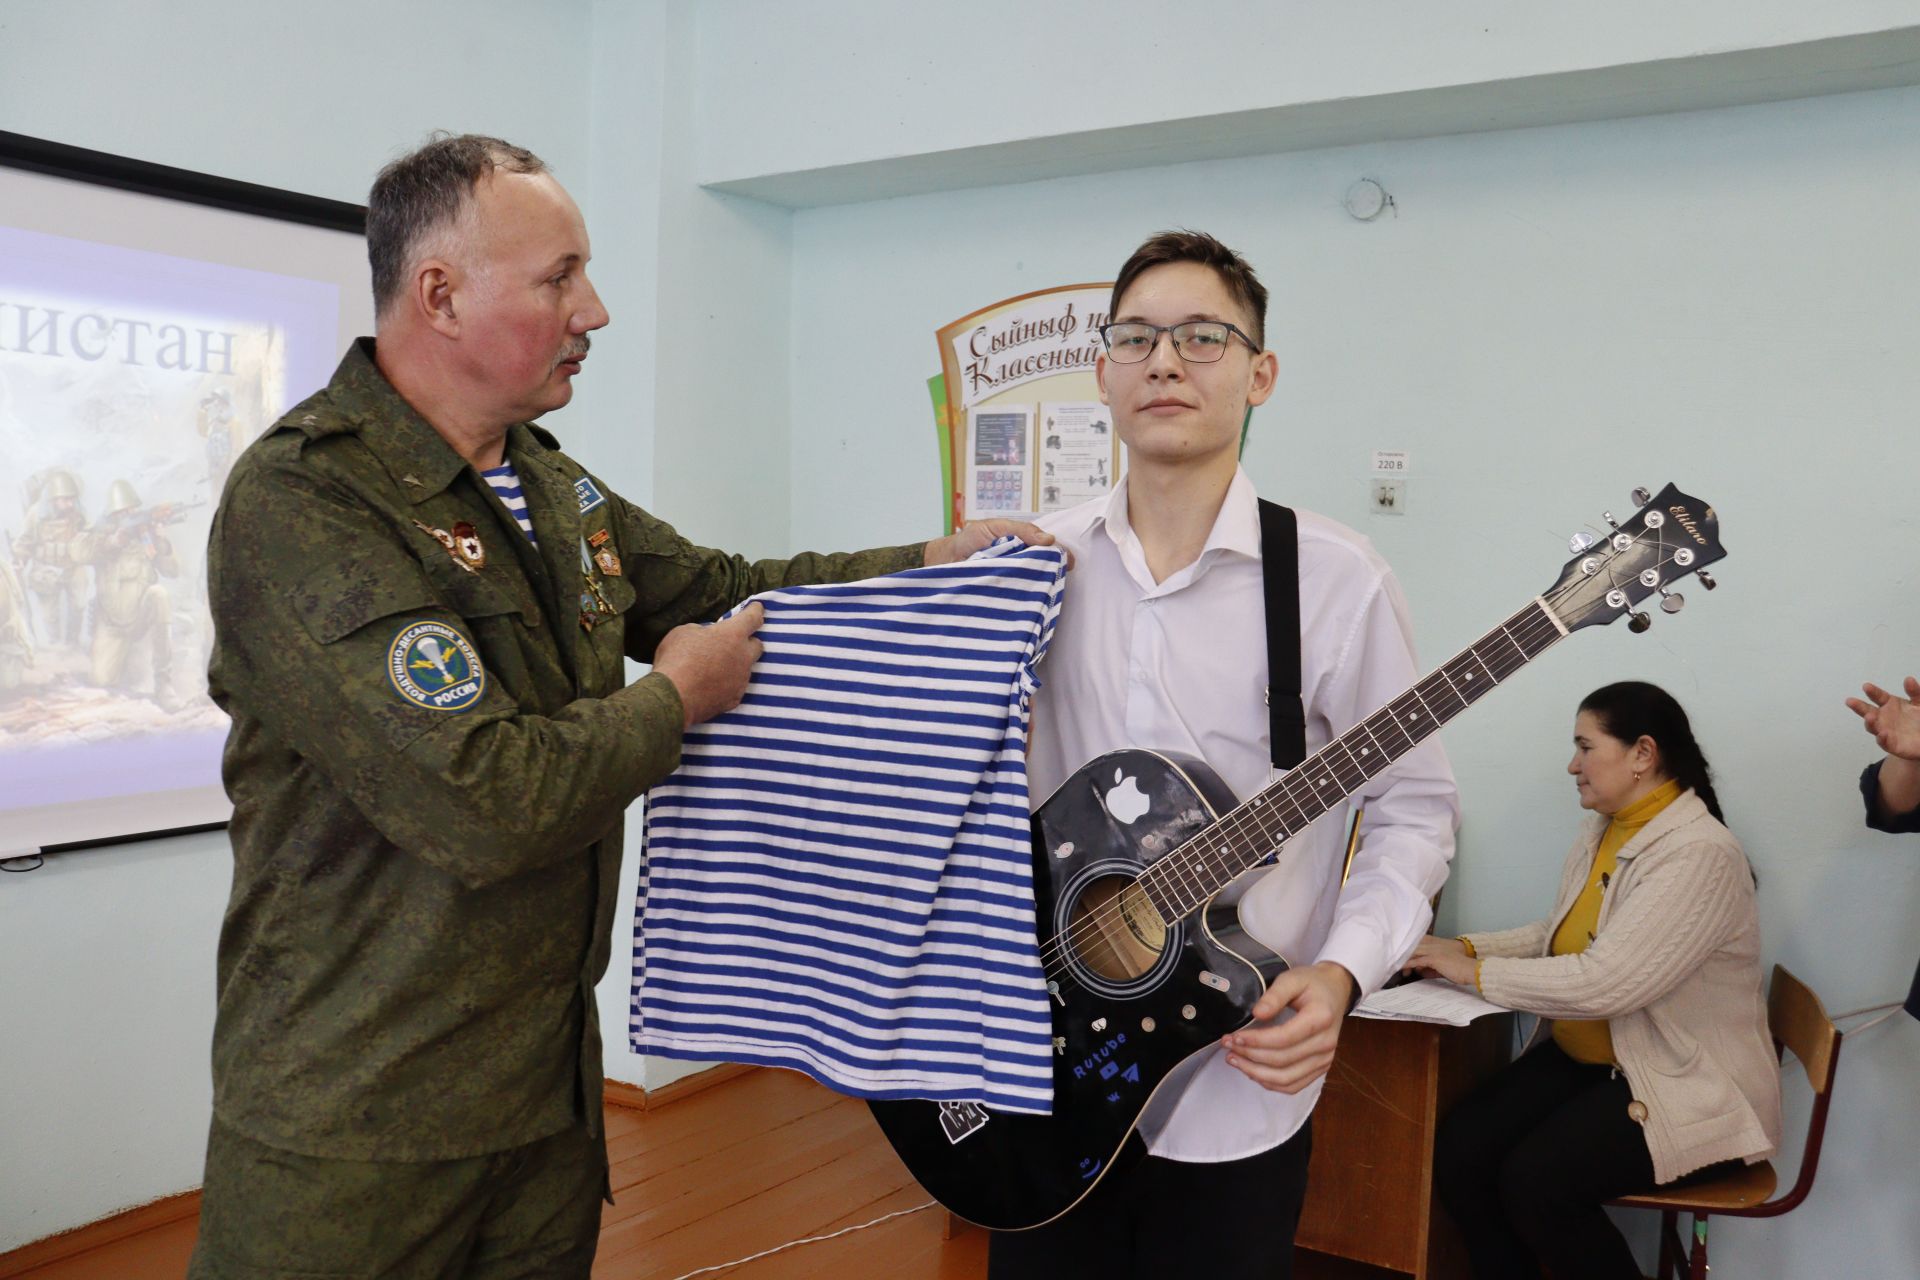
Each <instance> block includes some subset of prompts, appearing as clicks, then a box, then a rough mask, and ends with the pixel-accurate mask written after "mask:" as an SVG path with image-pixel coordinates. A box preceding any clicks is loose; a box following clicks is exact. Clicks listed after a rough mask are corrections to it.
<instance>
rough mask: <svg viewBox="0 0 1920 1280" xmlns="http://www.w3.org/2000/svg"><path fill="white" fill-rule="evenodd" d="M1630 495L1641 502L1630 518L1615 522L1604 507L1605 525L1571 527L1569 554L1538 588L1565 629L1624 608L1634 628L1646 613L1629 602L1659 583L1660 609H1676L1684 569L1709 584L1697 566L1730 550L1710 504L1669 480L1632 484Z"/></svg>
mask: <svg viewBox="0 0 1920 1280" xmlns="http://www.w3.org/2000/svg"><path fill="white" fill-rule="evenodd" d="M1633 500H1634V501H1635V502H1637V503H1639V504H1640V509H1639V510H1638V511H1636V512H1634V513H1633V514H1632V515H1631V516H1629V517H1628V518H1627V519H1625V520H1622V521H1620V522H1619V523H1617V524H1616V523H1615V522H1614V520H1613V517H1612V516H1611V515H1608V516H1605V517H1604V518H1605V520H1606V522H1607V524H1608V526H1609V528H1608V529H1607V530H1606V531H1604V532H1602V533H1598V534H1587V533H1580V534H1576V535H1574V538H1573V548H1574V556H1573V559H1571V560H1569V561H1567V563H1566V567H1565V568H1564V569H1562V570H1561V571H1560V577H1559V579H1558V580H1557V581H1556V582H1555V583H1554V584H1553V586H1551V587H1549V588H1548V589H1547V591H1546V592H1545V594H1544V596H1543V599H1545V601H1546V604H1547V608H1548V609H1550V610H1552V611H1553V614H1554V616H1555V617H1557V618H1558V619H1559V620H1560V623H1561V625H1562V626H1564V627H1566V629H1567V630H1568V631H1577V630H1579V629H1580V628H1581V627H1596V626H1604V625H1605V624H1607V623H1609V622H1612V621H1613V620H1614V619H1616V618H1619V617H1622V616H1626V617H1628V618H1630V619H1631V621H1630V622H1629V624H1628V625H1629V626H1630V627H1631V628H1632V629H1633V630H1635V631H1645V630H1646V629H1647V627H1648V625H1649V624H1650V622H1651V619H1650V618H1649V617H1648V616H1647V615H1646V614H1644V613H1639V612H1636V611H1635V610H1634V606H1635V605H1637V604H1639V603H1640V602H1641V601H1642V600H1645V599H1646V598H1647V597H1648V596H1650V595H1652V594H1654V593H1655V592H1656V591H1657V592H1659V593H1660V596H1661V601H1660V607H1661V608H1662V609H1663V610H1665V611H1666V612H1668V613H1678V612H1680V608H1681V606H1682V605H1684V604H1685V603H1686V598H1685V597H1684V596H1682V595H1681V594H1680V593H1679V592H1677V591H1674V590H1672V587H1673V584H1674V583H1676V582H1678V581H1679V580H1680V579H1682V578H1684V577H1686V576H1687V575H1689V574H1699V576H1700V585H1701V586H1703V587H1705V588H1706V589H1707V590H1709V591H1711V590H1713V587H1714V581H1713V577H1712V575H1710V574H1707V573H1702V572H1701V570H1703V569H1705V568H1706V567H1707V566H1708V565H1710V564H1712V563H1713V562H1714V561H1716V560H1719V559H1722V558H1724V557H1725V556H1726V554H1727V552H1726V548H1724V547H1722V546H1721V545H1720V518H1719V517H1718V516H1717V515H1715V514H1714V510H1713V508H1712V507H1710V506H1708V505H1707V504H1706V503H1704V502H1702V501H1700V499H1698V498H1695V497H1691V496H1689V495H1688V494H1684V493H1682V492H1680V491H1679V490H1678V489H1676V488H1674V487H1673V486H1672V485H1668V486H1667V487H1666V488H1664V489H1662V490H1661V491H1660V492H1659V493H1657V494H1654V495H1651V496H1649V495H1648V493H1647V491H1646V490H1645V489H1635V490H1634V491H1633Z"/></svg>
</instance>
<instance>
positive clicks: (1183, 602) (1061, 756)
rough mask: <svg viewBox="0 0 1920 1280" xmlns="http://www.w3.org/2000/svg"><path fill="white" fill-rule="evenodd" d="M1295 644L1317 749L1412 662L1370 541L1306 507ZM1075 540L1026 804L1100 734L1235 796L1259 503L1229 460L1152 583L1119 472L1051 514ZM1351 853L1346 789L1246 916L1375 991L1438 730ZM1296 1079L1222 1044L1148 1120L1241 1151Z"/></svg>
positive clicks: (1298, 1108)
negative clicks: (1111, 481) (1167, 755)
mask: <svg viewBox="0 0 1920 1280" xmlns="http://www.w3.org/2000/svg"><path fill="white" fill-rule="evenodd" d="M1298 519H1299V531H1300V532H1299V546H1300V630H1301V637H1300V651H1301V681H1302V683H1301V689H1302V694H1301V696H1302V700H1303V701H1304V702H1305V704H1306V716H1307V751H1308V753H1309V754H1311V753H1312V752H1314V751H1317V750H1318V749H1319V748H1321V747H1322V746H1324V745H1326V744H1327V743H1328V742H1330V741H1332V740H1333V739H1334V738H1337V737H1338V736H1339V735H1340V734H1341V733H1343V732H1345V731H1346V730H1347V729H1348V728H1350V727H1351V726H1353V725H1354V724H1356V723H1358V722H1359V721H1360V720H1362V719H1364V718H1365V717H1366V716H1367V715H1368V714H1370V713H1371V712H1372V711H1374V710H1375V709H1376V708H1378V707H1380V706H1381V705H1383V704H1385V703H1386V702H1387V701H1389V700H1390V699H1392V698H1393V697H1395V696H1397V695H1398V694H1400V693H1402V692H1404V691H1405V690H1406V689H1408V688H1409V687H1411V686H1412V684H1413V683H1414V681H1415V680H1416V679H1417V678H1418V677H1419V676H1420V675H1421V674H1423V673H1422V672H1421V671H1420V670H1419V669H1418V667H1417V666H1416V663H1415V659H1414V653H1413V636H1412V632H1411V629H1410V628H1409V626H1408V623H1407V608H1406V601H1405V600H1404V599H1403V598H1402V596H1401V594H1400V588H1399V586H1398V584H1397V583H1396V582H1395V581H1394V578H1393V572H1392V570H1390V569H1389V568H1388V567H1387V564H1386V562H1385V561H1384V560H1382V559H1381V558H1380V556H1379V554H1378V553H1377V552H1375V551H1374V549H1373V546H1372V544H1371V543H1369V542H1368V541H1367V540H1366V539H1365V538H1363V537H1361V536H1360V535H1359V534H1357V533H1355V532H1353V531H1352V530H1351V529H1348V528H1346V527H1345V526H1343V525H1340V524H1336V523H1335V522H1333V521H1332V520H1328V519H1326V518H1325V517H1323V516H1318V515H1315V514H1313V513H1312V512H1308V511H1300V512H1298ZM1039 524H1040V526H1041V527H1042V528H1044V529H1046V530H1047V531H1048V532H1050V533H1052V534H1053V535H1054V536H1055V537H1056V538H1058V539H1059V541H1060V542H1061V544H1062V545H1064V546H1066V547H1067V548H1068V549H1069V550H1071V551H1072V552H1073V558H1074V559H1073V568H1072V569H1071V570H1070V571H1069V572H1068V575H1067V585H1066V595H1065V598H1064V601H1063V604H1062V607H1061V613H1060V621H1059V624H1058V627H1057V628H1056V630H1055V632H1054V637H1053V644H1052V646H1051V648H1050V650H1049V652H1048V655H1047V660H1046V662H1045V664H1044V665H1043V666H1042V667H1041V669H1040V677H1041V681H1042V684H1041V688H1040V690H1039V693H1038V694H1037V695H1036V697H1035V702H1034V714H1033V730H1032V742H1031V747H1030V750H1029V757H1028V776H1029V779H1030V782H1031V793H1032V796H1033V800H1034V803H1035V805H1036V806H1038V805H1039V804H1041V803H1044V801H1045V800H1046V798H1047V797H1048V796H1050V795H1052V793H1053V791H1054V790H1055V789H1056V788H1057V787H1059V786H1060V784H1061V783H1063V782H1065V781H1066V780H1067V778H1068V777H1070V776H1071V775H1072V773H1073V771H1074V770H1075V769H1077V768H1079V767H1080V766H1081V765H1083V764H1085V763H1086V762H1087V761H1088V760H1090V759H1092V758H1093V757H1094V756H1096V755H1099V754H1100V753H1101V752H1103V751H1111V750H1114V749H1116V748H1119V747H1142V748H1149V749H1154V750H1163V751H1175V752H1181V753H1184V754H1186V755H1191V756H1198V757H1199V758H1200V759H1202V760H1204V761H1206V762H1207V764H1209V765H1211V766H1212V767H1213V769H1214V771H1215V772H1217V773H1218V774H1219V775H1220V777H1221V778H1222V779H1223V780H1224V781H1225V782H1226V783H1227V785H1228V786H1229V787H1231V788H1232V789H1233V791H1234V794H1235V795H1237V796H1239V797H1240V798H1241V799H1243V800H1244V799H1247V798H1249V797H1251V796H1252V795H1253V794H1254V793H1255V792H1257V791H1259V790H1260V789H1262V788H1263V787H1265V786H1266V785H1267V783H1268V782H1269V781H1271V780H1272V779H1273V778H1274V777H1275V776H1277V775H1276V774H1275V772H1274V770H1273V767H1272V763H1271V762H1272V755H1271V752H1270V750H1269V747H1268V731H1267V730H1268V720H1267V706H1266V702H1265V699H1264V697H1263V694H1264V692H1265V690H1266V686H1267V649H1266V606H1265V589H1264V580H1263V578H1262V575H1261V563H1260V513H1259V506H1258V501H1257V498H1256V495H1255V493H1254V489H1253V482H1252V481H1250V480H1249V479H1248V478H1247V475H1246V473H1245V472H1244V471H1239V470H1236V472H1235V474H1234V478H1233V483H1232V485H1231V486H1230V487H1229V488H1228V490H1227V496H1226V500H1225V502H1224V503H1222V505H1221V508H1220V514H1219V516H1218V517H1217V518H1216V519H1215V521H1214V525H1213V529H1212V531H1211V532H1210V533H1209V534H1208V537H1207V543H1206V547H1205V549H1204V550H1202V551H1201V553H1200V555H1199V557H1198V558H1196V559H1195V560H1194V562H1193V563H1192V564H1190V565H1188V566H1186V567H1185V568H1183V569H1181V570H1179V571H1178V572H1176V573H1173V574H1171V575H1169V576H1168V578H1167V580H1166V581H1164V582H1160V583H1155V582H1154V580H1153V575H1152V573H1151V572H1149V570H1148V568H1147V561H1146V555H1145V553H1144V551H1143V550H1142V548H1141V546H1140V540H1139V538H1138V537H1137V536H1136V535H1135V534H1134V532H1133V529H1132V526H1131V525H1130V524H1129V523H1128V520H1127V490H1126V486H1125V484H1124V483H1122V484H1121V486H1120V487H1119V488H1116V489H1115V490H1114V492H1113V493H1112V494H1111V495H1110V496H1108V497H1106V498H1098V499H1095V500H1093V501H1092V502H1087V503H1083V504H1082V505H1080V506H1078V507H1074V508H1073V509H1071V510H1069V511H1062V512H1059V513H1057V514H1054V515H1051V516H1046V517H1043V518H1042V519H1041V520H1040V521H1039ZM1360 799H1361V800H1362V801H1363V802H1364V804H1365V806H1366V815H1365V818H1364V819H1363V822H1362V826H1361V833H1362V836H1361V845H1360V851H1359V853H1358V854H1357V856H1356V857H1355V858H1354V862H1353V869H1352V872H1351V874H1350V875H1349V877H1348V879H1347V881H1346V884H1345V887H1344V888H1343V887H1342V885H1341V868H1342V865H1343V863H1344V862H1345V856H1346V841H1345V828H1346V822H1347V816H1348V813H1349V810H1348V808H1347V806H1345V805H1341V806H1337V807H1336V808H1334V809H1333V810H1332V811H1330V812H1329V813H1327V814H1326V815H1325V816H1323V817H1322V818H1321V819H1320V821H1319V822H1317V823H1315V824H1314V825H1313V826H1312V827H1310V828H1308V830H1307V831H1305V832H1303V833H1302V834H1300V835H1299V836H1296V837H1295V838H1294V839H1293V840H1292V841H1291V842H1290V843H1289V844H1288V845H1287V847H1286V848H1285V849H1284V850H1283V851H1282V853H1281V855H1280V858H1279V861H1278V862H1277V863H1275V864H1272V865H1270V866H1268V867H1265V868H1263V869H1261V870H1258V871H1255V872H1252V873H1249V876H1248V877H1247V878H1246V879H1247V881H1248V883H1247V884H1245V885H1244V886H1236V888H1237V889H1238V888H1244V891H1245V896H1244V897H1243V898H1242V899H1241V904H1240V910H1241V918H1242V920H1243V921H1244V923H1245V924H1246V926H1247V929H1248V931H1249V932H1251V933H1252V934H1253V935H1254V936H1255V937H1256V938H1258V939H1259V940H1260V941H1262V942H1263V943H1265V944H1266V945H1267V946H1269V947H1272V948H1273V949H1274V950H1275V951H1277V952H1279V953H1280V954H1281V955H1283V956H1285V957H1287V959H1288V960H1289V961H1291V962H1292V963H1294V964H1296V965H1302V964H1311V963H1314V962H1317V961H1322V960H1331V961H1334V962H1336V963H1338V964H1340V965H1342V966H1343V967H1345V968H1346V970H1347V971H1348V972H1349V973H1351V974H1352V975H1353V976H1354V980H1355V982H1356V983H1357V984H1358V986H1359V989H1360V991H1361V993H1363V994H1365V993H1370V992H1373V991H1376V990H1378V989H1379V988H1380V986H1381V985H1382V984H1383V983H1385V982H1386V980H1387V979H1388V978H1389V977H1391V976H1392V974H1393V972H1394V970H1395V969H1396V968H1397V967H1398V966H1399V964H1400V962H1401V961H1402V960H1403V959H1404V958H1405V957H1406V956H1407V954H1408V953H1409V952H1411V951H1412V950H1413V946H1414V944H1415V943H1416V942H1418V941H1419V940H1420V938H1421V936H1422V935H1423V934H1424V933H1425V932H1426V930H1427V926H1428V924H1429V923H1430V922H1431V920H1432V911H1431V910H1430V908H1429V906H1428V902H1429V899H1431V898H1432V896H1433V895H1434V894H1435V893H1436V892H1438V891H1439V888H1440V886H1441V884H1442V883H1443V882H1444V881H1445V880H1446V877H1447V863H1448V861H1449V860H1450V859H1451V858H1452V857H1453V833H1454V829H1455V828H1456V827H1457V826H1458V825H1459V816H1460V809H1459V799H1458V796H1457V794H1456V793H1455V790H1454V784H1453V771H1452V769H1451V768H1450V767H1449V766H1448V764H1447V757H1446V754H1445V752H1444V751H1443V750H1442V749H1441V746H1440V743H1439V741H1438V739H1428V740H1427V741H1426V742H1425V743H1423V744H1422V745H1421V746H1419V747H1417V748H1415V749H1414V750H1413V751H1410V752H1408V753H1407V754H1406V755H1405V756H1403V757H1401V758H1400V759H1399V760H1398V761H1396V762H1395V763H1394V764H1393V765H1392V766H1391V767H1390V768H1388V769H1387V770H1386V771H1385V772H1384V773H1382V774H1381V775H1380V776H1379V777H1377V778H1375V779H1374V780H1373V781H1372V782H1370V783H1368V784H1367V786H1366V787H1364V788H1363V789H1362V791H1361V792H1360ZM1319 1096H1320V1084H1319V1083H1318V1082H1315V1083H1314V1084H1313V1085H1311V1086H1310V1087H1308V1088H1307V1089H1305V1090H1303V1091H1301V1092H1300V1093H1297V1094H1285V1093H1278V1092H1274V1091H1271V1090H1268V1089H1265V1088H1262V1087H1261V1086H1260V1085H1258V1084H1255V1083H1254V1082H1253V1081H1252V1080H1249V1079H1248V1078H1247V1077H1246V1076H1244V1075H1242V1074H1241V1073H1240V1072H1239V1071H1238V1070H1237V1069H1235V1068H1234V1067H1231V1066H1229V1065H1228V1064H1227V1061H1226V1058H1225V1056H1224V1055H1223V1054H1222V1053H1221V1051H1220V1050H1219V1048H1218V1047H1217V1046H1216V1047H1215V1048H1213V1049H1210V1050H1208V1051H1206V1052H1205V1053H1202V1054H1199V1055H1196V1057H1195V1059H1194V1061H1193V1063H1191V1064H1189V1067H1188V1068H1186V1069H1184V1070H1183V1072H1182V1073H1179V1074H1178V1075H1176V1076H1175V1077H1172V1078H1170V1079H1169V1080H1168V1081H1167V1082H1166V1083H1165V1084H1163V1085H1162V1087H1161V1088H1160V1090H1159V1092H1158V1093H1157V1094H1156V1095H1155V1097H1154V1099H1153V1102H1152V1103H1151V1105H1149V1107H1148V1108H1147V1111H1146V1112H1145V1114H1143V1115H1142V1117H1141V1120H1140V1130H1141V1134H1142V1136H1143V1137H1144V1138H1145V1139H1146V1140H1147V1146H1148V1150H1149V1151H1151V1152H1152V1153H1153V1154H1154V1155H1157V1156H1165V1157H1168V1158H1170V1159H1174V1160H1188V1161H1200V1162H1205V1161H1221V1160H1238V1159H1243V1158H1245V1157H1247V1156H1252V1155H1257V1154H1259V1153H1260V1152H1262V1151H1267V1150H1270V1149H1271V1148H1273V1147H1275V1146H1278V1145H1279V1144H1280V1143H1282V1142H1285V1141H1286V1140H1287V1139H1288V1138H1290V1137H1292V1136H1293V1135H1294V1134H1295V1133H1296V1132H1298V1131H1299V1129H1300V1127H1301V1126H1302V1125H1303V1124H1305V1123H1306V1121H1307V1117H1308V1116H1309V1115H1311V1114H1312V1111H1313V1104H1314V1102H1315V1100H1316V1099H1318V1098H1319Z"/></svg>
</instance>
